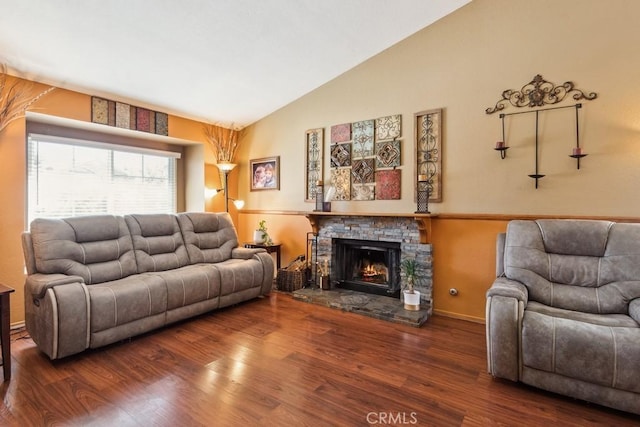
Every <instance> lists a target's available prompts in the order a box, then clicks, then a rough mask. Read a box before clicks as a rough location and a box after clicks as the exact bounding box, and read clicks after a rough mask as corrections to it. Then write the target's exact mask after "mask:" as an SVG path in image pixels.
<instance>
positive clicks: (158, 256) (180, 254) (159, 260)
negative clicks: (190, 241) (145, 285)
mask: <svg viewBox="0 0 640 427" xmlns="http://www.w3.org/2000/svg"><path fill="white" fill-rule="evenodd" d="M124 219H125V222H126V224H127V227H129V232H130V233H131V239H132V241H133V248H134V251H135V256H136V261H137V264H138V273H145V272H149V271H165V270H171V269H174V268H179V267H183V266H185V265H187V264H189V256H188V255H187V249H186V248H185V246H184V240H183V239H182V233H181V232H180V226H179V225H178V219H177V217H176V216H175V215H172V214H142V215H125V217H124Z"/></svg>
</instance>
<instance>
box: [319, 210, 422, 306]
mask: <svg viewBox="0 0 640 427" xmlns="http://www.w3.org/2000/svg"><path fill="white" fill-rule="evenodd" d="M307 217H308V218H309V221H310V222H311V225H312V228H313V229H314V232H315V233H316V240H315V242H314V243H313V244H314V245H315V246H314V248H313V249H312V250H311V262H312V265H316V262H317V263H319V264H321V265H328V266H329V275H330V281H331V286H332V288H340V287H346V288H348V289H355V288H359V289H355V290H358V291H366V292H370V293H378V294H381V293H382V294H387V291H388V290H390V291H391V295H390V296H395V297H398V296H399V295H401V292H400V286H401V283H402V279H403V277H402V273H401V271H400V263H401V262H402V260H403V259H405V258H414V259H416V260H417V262H418V265H417V269H416V270H417V273H418V274H417V276H418V281H417V283H416V289H417V290H419V291H420V296H421V304H423V305H424V307H425V308H426V307H428V310H429V314H430V313H431V306H432V287H433V281H432V280H433V272H432V246H431V244H430V243H424V240H425V238H424V235H425V234H426V232H425V228H426V227H425V225H424V224H425V222H426V219H425V221H422V219H423V217H419V218H417V217H418V216H417V215H412V214H371V215H367V214H366V213H363V214H355V213H344V214H342V213H339V212H331V213H324V214H310V215H308V216H307ZM427 219H428V220H429V221H430V218H427ZM429 225H430V222H429ZM339 243H342V244H343V245H342V247H341V246H340V245H339ZM345 243H346V245H345ZM394 251H395V255H394ZM350 252H356V255H358V256H363V257H364V258H365V260H362V261H359V262H360V263H361V265H360V266H359V267H358V268H355V270H357V271H355V272H354V261H353V256H355V255H354V254H353V253H350ZM366 263H369V264H375V265H371V267H372V268H375V267H380V264H385V266H384V267H382V273H381V272H379V271H376V270H375V269H373V270H371V269H370V270H368V272H367V273H366V274H359V273H358V272H360V270H361V267H366V265H365V264H366ZM385 268H386V270H387V271H386V272H384V269H385ZM368 275H371V276H368ZM347 276H350V277H347ZM385 276H386V277H385ZM382 282H383V283H382Z"/></svg>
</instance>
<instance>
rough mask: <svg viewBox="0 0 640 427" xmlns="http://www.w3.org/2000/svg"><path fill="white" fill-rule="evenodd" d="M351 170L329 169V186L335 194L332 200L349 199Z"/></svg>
mask: <svg viewBox="0 0 640 427" xmlns="http://www.w3.org/2000/svg"><path fill="white" fill-rule="evenodd" d="M350 175H351V169H350V168H341V169H331V185H332V186H333V188H335V190H336V192H335V194H334V196H333V199H332V200H350V199H351V176H350Z"/></svg>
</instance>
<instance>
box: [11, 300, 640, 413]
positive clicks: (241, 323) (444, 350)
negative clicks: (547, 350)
mask: <svg viewBox="0 0 640 427" xmlns="http://www.w3.org/2000/svg"><path fill="white" fill-rule="evenodd" d="M13 340H14V341H13V343H12V355H13V367H12V368H13V377H12V379H11V380H10V381H9V382H5V383H4V384H2V386H1V388H0V392H1V394H2V399H3V402H4V405H3V406H2V408H0V424H2V425H10V426H13V425H16V426H44V425H60V426H86V425H92V426H197V425H206V426H211V425H216V426H218V425H220V426H240V425H242V426H247V425H266V426H303V425H310V426H316V425H318V426H319V425H327V426H337V425H358V426H366V425H378V426H380V425H420V426H481V425H501V426H522V425H526V426H536V425H540V426H542V425H544V426H551V425H562V426H596V425H597V426H601V425H610V426H625V425H629V426H630V425H638V423H639V422H640V418H639V417H635V416H632V415H629V414H625V413H622V412H617V411H613V410H610V409H606V408H603V407H600V406H597V405H591V404H588V403H584V402H580V401H575V400H572V399H568V398H564V397H561V396H557V395H553V394H550V393H546V392H543V391H540V390H536V389H533V388H530V387H527V386H524V385H521V384H515V383H511V382H509V381H501V380H495V379H492V378H491V376H489V375H488V374H487V373H486V354H485V343H484V326H483V325H480V324H475V323H470V322H465V321H461V320H455V319H449V318H444V317H438V316H436V317H433V318H432V319H430V320H429V321H428V322H427V323H426V324H425V325H424V326H423V327H422V328H413V327H410V326H403V325H398V324H393V323H388V322H384V321H381V320H375V319H371V318H368V317H363V316H359V315H357V314H351V313H345V312H341V311H338V310H333V309H329V308H324V307H320V306H316V305H311V304H307V303H304V302H300V301H295V300H293V299H292V298H291V297H290V296H289V295H286V294H278V293H273V294H272V295H271V296H270V297H267V298H263V299H259V300H255V301H250V302H248V303H245V304H242V305H239V306H236V307H231V308H228V309H225V310H221V311H217V312H214V313H211V314H207V315H204V316H201V317H198V318H196V319H192V320H189V321H185V322H183V323H180V324H177V325H174V326H171V327H168V328H166V329H163V330H160V331H156V332H153V333H149V334H146V335H144V336H140V337H136V338H133V339H131V340H129V341H126V342H122V343H118V344H115V345H111V346H109V347H106V348H102V349H98V350H95V351H89V352H85V353H83V354H80V355H76V356H72V357H69V358H66V359H63V360H59V361H54V362H52V361H50V360H49V359H48V358H47V357H46V356H44V355H43V354H42V353H40V352H39V351H38V350H37V349H36V347H35V345H34V344H33V341H31V340H30V339H29V338H28V337H22V338H21V337H20V334H14V336H13Z"/></svg>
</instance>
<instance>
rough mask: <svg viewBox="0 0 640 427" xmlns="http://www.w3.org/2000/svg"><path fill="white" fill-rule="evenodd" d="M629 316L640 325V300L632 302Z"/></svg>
mask: <svg viewBox="0 0 640 427" xmlns="http://www.w3.org/2000/svg"><path fill="white" fill-rule="evenodd" d="M629 316H631V318H632V319H633V320H635V321H636V323H638V324H640V298H636V299H634V300H631V302H630V303H629Z"/></svg>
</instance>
